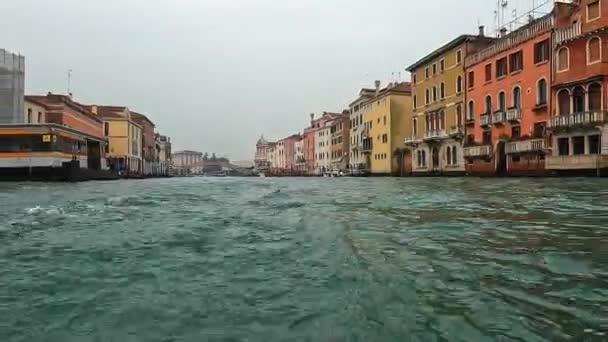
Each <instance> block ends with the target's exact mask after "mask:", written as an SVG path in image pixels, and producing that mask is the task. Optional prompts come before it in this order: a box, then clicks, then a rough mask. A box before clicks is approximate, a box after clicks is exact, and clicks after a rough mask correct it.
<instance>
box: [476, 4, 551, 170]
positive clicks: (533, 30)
mask: <svg viewBox="0 0 608 342" xmlns="http://www.w3.org/2000/svg"><path fill="white" fill-rule="evenodd" d="M552 27H553V18H552V16H551V15H548V16H545V17H542V18H539V19H536V20H534V21H532V22H530V23H529V24H527V25H525V26H523V27H521V28H519V29H517V30H515V31H513V32H511V33H509V34H507V33H506V32H505V31H503V32H502V34H501V37H500V38H499V39H497V40H496V41H494V42H493V43H492V44H491V45H489V46H488V47H487V48H485V49H484V50H481V51H480V52H478V53H476V54H473V55H470V56H467V58H466V59H465V72H466V77H465V81H466V89H467V92H466V104H467V105H466V108H467V115H466V126H467V127H466V132H467V136H466V140H465V149H464V156H465V160H466V171H467V173H468V174H474V175H475V174H476V175H496V174H498V175H518V174H522V175H533V174H543V173H544V172H545V153H547V152H548V150H547V149H548V148H549V146H548V144H547V141H546V140H545V136H546V127H547V121H548V117H549V110H550V108H549V107H550V101H549V94H550V92H549V85H550V80H551V64H552V63H551V31H552Z"/></svg>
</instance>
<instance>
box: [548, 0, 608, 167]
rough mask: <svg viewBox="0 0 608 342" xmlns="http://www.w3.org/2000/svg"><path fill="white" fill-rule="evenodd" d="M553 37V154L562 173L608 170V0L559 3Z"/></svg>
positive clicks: (550, 164) (552, 163)
mask: <svg viewBox="0 0 608 342" xmlns="http://www.w3.org/2000/svg"><path fill="white" fill-rule="evenodd" d="M554 16H555V32H554V37H553V47H554V48H553V60H554V68H553V84H552V87H551V91H552V94H553V96H552V98H553V103H552V104H553V106H552V116H551V119H550V122H549V129H550V131H551V133H552V144H553V150H552V154H551V155H550V156H548V157H547V161H546V164H547V169H548V170H550V171H551V172H553V173H557V174H571V173H577V174H578V173H583V174H606V173H607V172H608V114H607V113H606V108H607V107H606V104H607V103H608V102H607V100H608V97H607V92H606V89H608V4H607V3H606V1H605V0H578V1H572V2H569V3H565V2H556V3H555V8H554Z"/></svg>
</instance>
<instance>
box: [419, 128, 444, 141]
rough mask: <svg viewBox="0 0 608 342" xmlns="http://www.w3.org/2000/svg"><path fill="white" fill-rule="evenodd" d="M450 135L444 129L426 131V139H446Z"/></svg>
mask: <svg viewBox="0 0 608 342" xmlns="http://www.w3.org/2000/svg"><path fill="white" fill-rule="evenodd" d="M447 137H448V135H447V133H446V132H445V130H444V129H437V130H432V131H428V132H425V133H424V139H444V138H447Z"/></svg>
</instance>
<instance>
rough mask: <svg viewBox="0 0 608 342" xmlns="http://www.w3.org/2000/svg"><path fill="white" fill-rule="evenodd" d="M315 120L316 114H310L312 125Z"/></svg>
mask: <svg viewBox="0 0 608 342" xmlns="http://www.w3.org/2000/svg"><path fill="white" fill-rule="evenodd" d="M314 120H315V113H310V124H311V125H312V122H313V121H314Z"/></svg>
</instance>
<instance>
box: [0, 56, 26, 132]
mask: <svg viewBox="0 0 608 342" xmlns="http://www.w3.org/2000/svg"><path fill="white" fill-rule="evenodd" d="M24 90H25V57H23V56H21V55H17V54H14V53H11V52H9V51H6V50H4V49H0V99H1V100H0V124H18V123H25V121H24V120H23V119H22V118H23V116H22V114H23V108H24V104H23V101H24V99H23V96H24Z"/></svg>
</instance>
